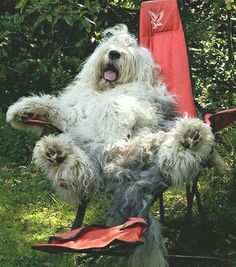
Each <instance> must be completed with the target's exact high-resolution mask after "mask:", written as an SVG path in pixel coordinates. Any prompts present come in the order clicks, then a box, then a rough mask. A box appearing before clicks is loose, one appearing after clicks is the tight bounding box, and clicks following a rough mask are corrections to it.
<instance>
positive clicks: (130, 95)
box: [7, 25, 216, 267]
mask: <svg viewBox="0 0 236 267" xmlns="http://www.w3.org/2000/svg"><path fill="white" fill-rule="evenodd" d="M111 51H113V52H114V51H115V54H116V57H115V58H114V57H111V53H110V52H111ZM113 54H114V53H113ZM117 55H118V56H117ZM108 68H110V70H112V71H111V72H109V73H110V74H112V78H109V77H108V78H107V73H106V71H107V69H108ZM21 116H34V117H36V118H41V119H44V120H47V121H48V122H50V123H52V124H54V125H55V126H56V127H58V128H60V129H61V130H63V131H64V134H61V135H59V136H53V135H50V136H47V137H43V138H42V139H41V140H40V141H38V142H37V144H36V147H35V149H34V154H33V158H34V161H35V163H36V165H37V166H39V167H40V168H41V169H42V170H43V171H44V172H45V173H46V174H47V176H48V178H49V179H50V180H51V181H52V184H53V186H54V187H55V189H56V190H57V192H58V193H59V194H60V195H61V197H62V198H63V199H64V200H66V201H68V202H70V203H71V202H72V203H74V204H78V203H79V202H80V200H81V199H82V198H84V197H89V198H91V197H92V196H93V194H94V193H95V192H99V193H102V192H103V191H107V192H110V193H111V194H112V201H111V204H110V208H109V210H108V213H107V215H106V224H107V225H116V224H120V223H123V222H125V221H126V220H127V219H128V217H131V216H140V217H143V218H145V219H146V220H147V221H148V222H149V225H150V229H149V231H148V233H147V234H146V235H145V242H144V245H143V246H140V247H139V248H138V249H137V250H136V251H135V252H134V254H133V256H132V257H131V258H130V259H129V260H128V261H129V265H130V266H135V267H137V266H143V267H153V266H156V267H165V266H167V263H166V261H165V259H164V254H165V249H164V244H163V241H162V238H161V227H160V225H159V224H158V222H156V220H155V219H154V218H153V216H152V215H151V214H150V212H149V209H150V206H151V204H152V202H153V201H154V200H155V198H156V197H157V196H158V192H159V191H161V190H162V189H163V187H166V186H167V185H168V186H178V185H180V184H182V183H183V182H187V181H189V180H191V179H192V177H194V175H196V174H197V173H198V172H199V170H200V169H201V165H202V164H203V163H204V162H205V161H206V160H208V159H209V158H210V157H211V152H212V149H213V146H214V136H213V134H212V133H211V129H210V127H209V126H207V125H206V124H204V123H203V122H202V121H200V120H199V119H192V118H188V117H187V116H185V117H184V118H179V115H178V112H177V109H176V104H175V99H174V97H173V96H172V95H170V94H169V93H168V91H167V89H166V86H165V84H164V82H163V81H162V80H161V77H160V75H159V66H158V65H157V64H156V63H155V62H154V59H153V57H152V55H151V53H150V52H149V51H148V50H147V49H146V48H143V47H140V46H138V44H137V41H136V39H135V38H134V37H133V36H132V35H130V34H129V33H128V30H127V27H126V26H125V25H117V26H115V27H113V28H109V29H107V30H106V31H105V32H104V38H103V40H102V42H101V44H100V45H99V46H98V47H97V48H96V50H95V51H94V53H93V54H92V55H91V56H90V57H89V58H88V59H87V61H86V62H85V63H84V65H83V68H82V70H81V72H80V73H79V74H78V75H77V77H76V79H75V80H74V82H73V83H72V84H70V85H69V86H68V87H67V88H66V89H65V90H64V91H63V92H62V93H61V94H60V95H59V96H58V97H54V96H50V95H41V96H31V97H27V98H26V97H24V98H21V99H20V100H18V101H17V102H16V103H15V104H14V105H12V106H11V107H10V108H9V110H8V112H7V121H8V122H10V123H11V124H12V125H13V126H14V127H17V128H23V129H32V127H31V126H26V125H25V124H22V123H20V122H19V118H20V117H21ZM34 128H35V127H34ZM38 129H39V128H38ZM213 154H214V155H215V153H213ZM215 158H216V157H215ZM127 265H128V263H127Z"/></svg>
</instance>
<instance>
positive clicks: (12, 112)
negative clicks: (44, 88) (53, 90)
mask: <svg viewBox="0 0 236 267" xmlns="http://www.w3.org/2000/svg"><path fill="white" fill-rule="evenodd" d="M28 118H33V119H35V118H36V119H40V120H44V121H46V122H49V123H52V124H53V125H54V126H56V127H58V128H60V129H62V126H61V124H62V122H63V121H64V119H63V117H62V116H61V112H59V107H58V104H57V99H56V98H55V97H53V96H50V95H42V96H31V97H23V98H20V99H19V100H18V101H17V102H16V103H14V104H13V105H11V106H10V107H9V109H8V111H7V114H6V119H7V122H9V123H11V124H12V126H13V127H15V128H20V129H30V128H32V125H28V124H26V123H25V122H26V121H27V119H28ZM34 127H35V126H34ZM37 128H38V127H37Z"/></svg>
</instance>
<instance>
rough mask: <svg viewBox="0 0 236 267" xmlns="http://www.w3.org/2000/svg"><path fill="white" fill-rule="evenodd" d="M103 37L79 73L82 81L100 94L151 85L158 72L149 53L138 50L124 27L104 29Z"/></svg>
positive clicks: (133, 39)
mask: <svg viewBox="0 0 236 267" xmlns="http://www.w3.org/2000/svg"><path fill="white" fill-rule="evenodd" d="M104 35H105V37H104V39H103V42H102V43H101V44H100V45H99V46H98V47H97V49H96V50H95V51H94V53H93V54H92V55H91V56H90V58H89V59H88V60H87V62H86V63H85V65H84V68H83V69H82V71H81V74H80V77H81V79H82V80H84V81H85V82H86V83H90V84H92V86H94V87H95V88H96V89H97V90H99V91H104V90H108V89H111V88H114V87H115V86H116V85H118V84H126V83H130V82H149V83H153V82H154V80H155V79H156V77H157V68H156V65H155V63H154V61H153V59H152V56H151V54H150V52H149V51H148V50H147V49H145V48H142V47H139V46H138V44H137V41H136V40H135V38H134V37H133V36H131V35H130V34H129V33H128V31H127V27H126V26H125V25H117V26H115V27H114V28H110V29H107V30H106V31H105V32H104Z"/></svg>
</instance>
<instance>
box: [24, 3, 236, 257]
mask: <svg viewBox="0 0 236 267" xmlns="http://www.w3.org/2000/svg"><path fill="white" fill-rule="evenodd" d="M140 45H141V46H145V47H147V48H149V49H150V50H151V51H152V53H153V55H154V57H155V59H156V61H157V62H158V63H159V65H160V66H161V73H162V76H163V77H164V81H165V83H166V84H167V86H168V88H169V90H170V91H171V92H172V93H173V94H175V95H176V98H177V103H178V107H179V111H180V112H181V113H182V114H184V113H186V112H187V113H188V115H189V116H192V117H196V116H197V112H196V107H195V103H194V99H193V93H192V85H191V76H190V71H189V63H188V54H187V48H186V43H185V37H184V31H183V27H182V23H181V18H180V14H179V10H178V6H177V1H176V0H159V1H150V2H143V3H142V5H141V11H140ZM204 118H205V120H206V122H207V123H209V124H210V125H211V126H212V127H213V129H214V130H215V131H217V130H219V129H221V128H224V127H226V126H227V125H229V124H230V123H232V122H233V121H235V119H236V109H232V110H228V111H223V112H219V113H214V114H204ZM225 118H227V123H226V119H225ZM222 120H223V122H222ZM25 123H31V124H37V125H41V126H42V127H45V126H46V127H47V128H50V129H51V128H52V126H51V125H49V124H47V123H46V122H42V121H37V122H35V121H34V120H31V119H26V121H25ZM53 130H54V131H57V132H60V130H59V129H56V128H55V127H53ZM194 195H196V197H197V200H198V202H199V203H198V206H199V210H200V211H201V209H202V208H201V202H200V195H199V192H198V189H197V179H195V181H194V183H193V186H192V189H191V188H190V186H189V185H187V199H188V214H191V210H192V203H193V198H194ZM87 203H88V200H87V199H84V201H83V203H81V204H80V206H79V208H78V210H77V214H76V218H75V221H74V223H73V226H72V231H71V232H69V233H67V234H62V235H59V236H55V237H51V238H50V239H49V244H46V245H45V244H36V245H35V246H34V247H33V248H34V249H38V250H41V251H46V252H49V253H54V252H56V253H57V252H63V251H67V252H68V251H69V252H83V253H87V254H88V257H90V256H91V255H92V256H95V257H96V256H99V255H120V254H122V253H124V252H125V251H126V252H127V248H129V249H132V248H134V247H135V246H136V245H139V244H140V243H141V242H142V234H143V233H144V232H145V231H147V228H148V227H147V225H146V222H145V221H143V219H140V218H132V219H130V221H128V222H127V223H126V224H125V225H122V226H117V227H118V228H119V229H122V230H124V231H127V232H126V234H127V233H129V231H130V229H132V230H133V231H134V232H135V233H136V239H135V240H130V242H129V241H128V239H129V238H130V236H129V234H128V235H127V236H126V238H127V239H125V240H124V239H118V241H117V242H114V239H112V238H111V239H109V240H105V242H103V243H102V244H101V246H100V247H97V246H94V244H95V243H94V242H95V241H94V235H93V234H95V236H96V237H97V236H99V231H113V230H114V231H116V230H117V228H114V229H111V228H108V229H107V228H106V229H104V228H103V227H101V226H99V227H96V226H93V227H88V228H87V227H85V228H80V227H81V225H82V223H83V218H84V215H85V212H86V208H87ZM160 210H161V219H162V221H163V220H164V204H163V195H162V196H161V198H160ZM127 229H128V230H127ZM131 232H132V231H131ZM131 232H130V233H131ZM91 233H92V235H91ZM100 233H101V232H100ZM86 234H87V235H88V236H89V238H90V239H91V240H90V241H91V242H89V246H87V245H88V244H85V245H84V244H83V245H81V240H80V237H81V236H84V235H86ZM88 236H87V237H88ZM95 239H96V238H95ZM131 239H132V238H131ZM93 241H94V242H93ZM98 241H99V239H96V242H98ZM121 244H122V245H121Z"/></svg>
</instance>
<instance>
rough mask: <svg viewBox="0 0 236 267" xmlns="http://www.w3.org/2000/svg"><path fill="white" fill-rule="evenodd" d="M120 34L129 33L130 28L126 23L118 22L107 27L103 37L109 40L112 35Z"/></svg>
mask: <svg viewBox="0 0 236 267" xmlns="http://www.w3.org/2000/svg"><path fill="white" fill-rule="evenodd" d="M120 34H129V31H128V28H127V26H126V25H125V24H117V25H115V26H114V27H111V28H108V29H106V30H105V31H104V32H103V34H102V36H103V39H105V40H107V39H109V38H111V37H112V36H116V35H120Z"/></svg>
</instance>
